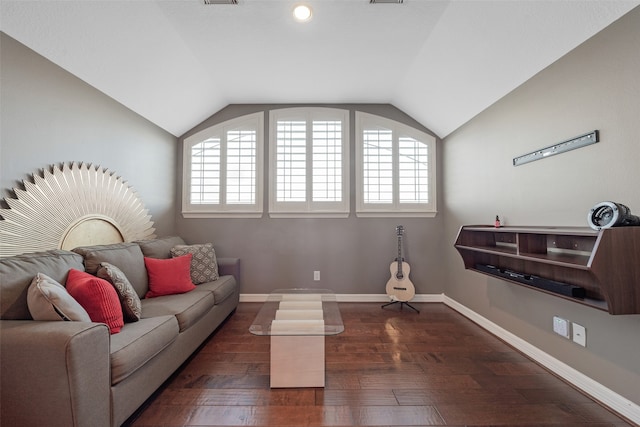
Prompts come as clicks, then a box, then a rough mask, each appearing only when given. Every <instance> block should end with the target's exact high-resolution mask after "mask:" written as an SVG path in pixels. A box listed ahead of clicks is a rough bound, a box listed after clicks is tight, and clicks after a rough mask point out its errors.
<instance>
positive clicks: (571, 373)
mask: <svg viewBox="0 0 640 427" xmlns="http://www.w3.org/2000/svg"><path fill="white" fill-rule="evenodd" d="M443 302H444V303H445V304H446V305H447V306H449V307H451V308H452V309H454V310H455V311H457V312H458V313H460V314H462V315H463V316H465V317H466V318H468V319H469V320H471V321H472V322H474V323H476V324H477V325H479V326H481V327H482V328H484V329H486V330H487V331H489V332H490V333H492V334H493V335H495V336H497V337H498V338H500V339H502V340H503V341H505V342H507V343H508V344H510V345H511V346H513V347H515V348H516V349H518V350H520V351H521V352H522V353H524V354H526V355H527V356H529V357H530V358H531V359H533V360H535V361H536V362H538V363H539V364H541V365H542V366H544V367H545V368H547V369H549V370H550V371H552V372H554V373H555V374H556V375H558V376H559V377H560V378H562V379H564V380H565V381H567V382H569V383H570V384H573V385H574V386H575V387H577V388H578V389H580V390H582V391H583V392H584V393H586V394H587V395H589V396H591V397H592V398H594V399H595V400H597V401H599V402H601V403H602V404H603V405H605V406H607V407H609V408H610V409H611V410H612V411H614V412H616V413H618V414H620V415H622V416H623V417H626V418H627V419H628V420H630V421H633V422H634V423H636V424H640V406H638V405H636V404H635V403H634V402H632V401H630V400H629V399H627V398H625V397H624V396H621V395H619V394H618V393H616V392H614V391H613V390H611V389H609V388H607V387H605V386H604V385H602V384H600V383H599V382H597V381H595V380H593V379H591V378H590V377H588V376H586V375H585V374H583V373H582V372H580V371H577V370H575V369H574V368H572V367H571V366H569V365H567V364H565V363H563V362H561V361H560V360H558V359H556V358H555V357H553V356H551V355H549V354H548V353H545V352H544V351H542V350H540V349H539V348H538V347H535V346H533V345H531V344H530V343H528V342H527V341H525V340H523V339H522V338H520V337H518V336H517V335H514V334H512V333H511V332H509V331H507V330H506V329H503V328H502V327H500V326H498V325H497V324H495V323H493V322H492V321H490V320H489V319H487V318H485V317H483V316H481V315H479V314H478V313H476V312H475V311H473V310H470V309H469V308H467V307H465V306H464V305H462V304H460V303H459V302H457V301H455V300H453V299H451V298H449V297H447V296H446V295H445V296H444V301H443Z"/></svg>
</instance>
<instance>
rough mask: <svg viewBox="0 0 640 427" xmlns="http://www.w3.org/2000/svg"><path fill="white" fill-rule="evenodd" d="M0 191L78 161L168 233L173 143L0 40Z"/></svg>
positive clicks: (154, 128)
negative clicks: (96, 169) (123, 190)
mask: <svg viewBox="0 0 640 427" xmlns="http://www.w3.org/2000/svg"><path fill="white" fill-rule="evenodd" d="M0 37H1V38H0V48H1V49H0V52H1V58H0V66H1V68H0V79H1V80H0V83H1V86H0V90H1V92H0V96H1V98H2V102H1V105H0V120H1V122H0V123H1V124H2V130H1V133H0V138H1V139H0V187H1V188H2V191H3V192H2V194H1V195H2V196H3V197H6V196H7V195H8V194H9V193H7V189H12V188H14V187H16V186H18V185H20V183H21V181H22V180H23V179H25V178H28V177H29V176H30V175H31V174H33V173H34V172H36V171H39V170H41V169H44V168H47V167H49V166H50V165H53V164H62V163H64V162H70V161H80V162H86V163H92V164H96V165H100V166H102V167H104V168H107V169H109V170H110V171H112V172H115V173H116V175H118V176H121V177H123V178H124V180H126V181H127V182H128V183H129V185H131V186H132V187H133V189H134V190H135V191H136V192H137V193H138V196H139V197H140V199H141V200H142V202H143V203H144V205H145V207H146V208H147V209H149V212H150V214H151V215H152V220H153V221H154V222H155V228H156V230H157V231H156V233H158V234H171V233H173V232H174V219H175V197H176V194H175V165H176V155H177V139H176V138H175V137H174V136H173V135H171V134H169V133H167V132H165V131H163V130H162V129H160V128H159V127H157V126H155V125H154V124H152V123H150V122H149V121H147V120H145V119H144V118H142V117H140V116H139V115H137V114H135V113H133V112H132V111H131V110H129V109H127V108H125V107H124V106H122V105H121V104H119V103H118V102H116V101H114V100H113V99H111V98H109V97H108V96H106V95H105V94H103V93H102V92H99V91H98V90H96V89H94V88H93V87H91V86H89V85H88V84H86V83H84V82H83V81H82V80H80V79H78V78H77V77H75V76H73V75H72V74H70V73H68V72H67V71H65V70H63V69H61V68H60V67H58V66H57V65H55V64H53V63H51V62H50V61H48V60H47V59H45V58H43V57H42V56H40V55H38V54H37V53H35V52H33V51H32V50H30V49H28V48H27V47H25V46H24V45H22V44H20V43H19V42H17V41H16V40H14V39H12V38H11V37H9V36H7V35H6V34H4V33H0Z"/></svg>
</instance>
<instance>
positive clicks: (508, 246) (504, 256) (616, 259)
mask: <svg viewBox="0 0 640 427" xmlns="http://www.w3.org/2000/svg"><path fill="white" fill-rule="evenodd" d="M455 247H456V249H457V250H458V252H459V253H460V256H461V257H462V260H463V261H464V266H465V268H466V269H469V270H473V271H477V272H479V273H482V274H486V275H489V276H492V277H497V278H500V279H503V280H507V281H509V282H512V283H516V284H518V285H521V286H525V287H527V288H530V289H535V290H538V291H540V292H545V293H548V294H551V295H555V296H558V297H560V298H564V299H568V300H570V301H574V302H576V303H579V304H584V305H588V306H590V307H594V308H597V309H599V310H604V311H607V312H609V313H610V314H640V227H616V228H607V229H602V230H600V231H595V230H592V229H591V228H586V227H500V228H496V227H493V226H484V225H465V226H463V227H461V228H460V231H459V232H458V236H457V238H456V242H455ZM576 295H578V296H576Z"/></svg>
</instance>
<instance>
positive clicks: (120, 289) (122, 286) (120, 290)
mask: <svg viewBox="0 0 640 427" xmlns="http://www.w3.org/2000/svg"><path fill="white" fill-rule="evenodd" d="M98 277H100V278H101V279H104V280H106V281H107V282H109V283H111V284H112V285H113V287H114V289H115V290H116V293H117V294H118V298H119V299H120V306H121V307H122V314H123V316H124V320H125V322H137V321H138V320H140V316H141V315H142V303H141V302H140V297H139V296H138V294H137V293H136V290H135V289H133V286H131V283H129V279H127V276H125V274H124V273H123V272H122V270H120V269H119V268H118V267H116V266H115V265H113V264H109V263H108V262H101V263H100V268H99V269H98Z"/></svg>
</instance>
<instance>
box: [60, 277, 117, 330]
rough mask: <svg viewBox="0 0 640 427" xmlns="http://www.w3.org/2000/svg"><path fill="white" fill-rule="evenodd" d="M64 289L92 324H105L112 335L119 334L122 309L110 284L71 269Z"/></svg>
mask: <svg viewBox="0 0 640 427" xmlns="http://www.w3.org/2000/svg"><path fill="white" fill-rule="evenodd" d="M66 287H67V292H69V294H70V295H71V296H72V297H73V298H75V300H76V301H78V303H80V305H81V306H82V308H84V309H85V310H86V311H87V313H88V314H89V318H90V319H91V321H92V322H98V323H106V324H107V326H108V327H109V331H110V332H111V333H112V334H117V333H118V332H120V329H122V326H123V325H124V318H123V315H122V307H121V306H120V298H118V294H117V293H116V290H115V289H114V288H113V286H112V285H111V283H109V282H107V281H106V280H104V279H100V278H99V277H96V276H92V275H91V274H89V273H85V272H84V271H80V270H75V269H73V268H72V269H71V270H69V275H68V277H67V284H66Z"/></svg>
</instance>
